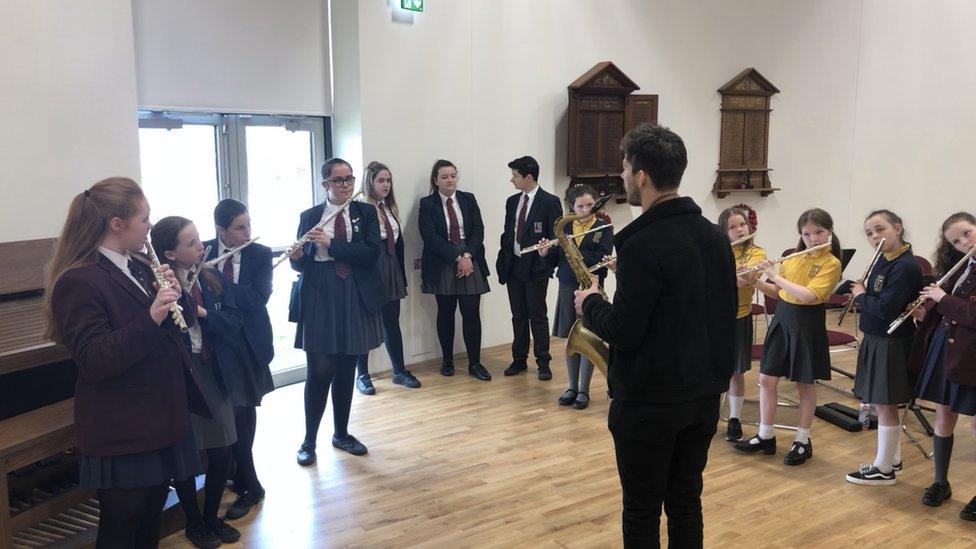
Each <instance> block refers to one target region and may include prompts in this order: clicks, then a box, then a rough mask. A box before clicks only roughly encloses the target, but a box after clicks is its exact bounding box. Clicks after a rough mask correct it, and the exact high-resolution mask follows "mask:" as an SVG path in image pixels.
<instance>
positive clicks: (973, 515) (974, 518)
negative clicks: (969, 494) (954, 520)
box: [959, 498, 976, 522]
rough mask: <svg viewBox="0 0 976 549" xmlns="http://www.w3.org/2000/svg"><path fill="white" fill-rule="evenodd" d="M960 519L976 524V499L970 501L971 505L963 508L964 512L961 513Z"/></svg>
mask: <svg viewBox="0 0 976 549" xmlns="http://www.w3.org/2000/svg"><path fill="white" fill-rule="evenodd" d="M959 518H961V519H962V520H968V521H970V522H976V498H973V499H971V500H969V503H967V504H966V506H965V507H963V508H962V511H959Z"/></svg>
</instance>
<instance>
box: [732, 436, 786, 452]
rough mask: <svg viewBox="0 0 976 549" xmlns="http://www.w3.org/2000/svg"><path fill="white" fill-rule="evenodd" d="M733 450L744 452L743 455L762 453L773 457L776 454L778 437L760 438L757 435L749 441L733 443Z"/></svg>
mask: <svg viewBox="0 0 976 549" xmlns="http://www.w3.org/2000/svg"><path fill="white" fill-rule="evenodd" d="M732 448H734V449H736V450H738V451H740V452H742V453H743V454H755V453H756V452H762V453H764V454H766V455H767V456H771V455H773V454H775V453H776V437H773V438H759V435H756V436H754V437H752V438H750V439H749V440H739V441H737V442H733V443H732Z"/></svg>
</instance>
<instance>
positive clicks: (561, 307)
mask: <svg viewBox="0 0 976 549" xmlns="http://www.w3.org/2000/svg"><path fill="white" fill-rule="evenodd" d="M578 289H579V288H578V287H576V286H567V285H565V284H560V285H559V295H558V296H557V297H556V314H555V318H553V319H552V335H553V336H555V337H569V331H570V330H571V329H572V328H573V324H575V323H576V290H578Z"/></svg>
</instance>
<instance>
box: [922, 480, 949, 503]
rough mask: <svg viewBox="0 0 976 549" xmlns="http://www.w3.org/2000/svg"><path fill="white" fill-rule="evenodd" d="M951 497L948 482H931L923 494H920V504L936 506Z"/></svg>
mask: <svg viewBox="0 0 976 549" xmlns="http://www.w3.org/2000/svg"><path fill="white" fill-rule="evenodd" d="M951 497H952V488H950V487H949V483H948V482H933V483H932V484H931V485H930V486H929V487H928V488H926V489H925V495H924V496H922V504H923V505H928V506H929V507H938V506H940V505H942V502H944V501H949V498H951Z"/></svg>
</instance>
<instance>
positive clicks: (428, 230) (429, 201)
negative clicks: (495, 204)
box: [417, 191, 490, 285]
mask: <svg viewBox="0 0 976 549" xmlns="http://www.w3.org/2000/svg"><path fill="white" fill-rule="evenodd" d="M454 196H455V198H456V199H457V205H458V208H459V209H460V210H461V217H462V218H463V220H462V224H463V225H464V241H463V242H461V243H460V244H458V245H457V246H455V245H454V244H451V240H450V238H449V237H448V234H447V217H446V216H445V215H444V203H443V202H441V197H440V193H439V192H436V191H435V192H434V193H432V194H429V195H427V196H425V197H423V198H421V199H420V212H419V214H418V220H417V221H418V225H419V226H420V238H421V240H423V241H424V251H423V253H422V254H421V256H420V257H421V260H420V261H421V266H420V267H421V270H420V276H421V278H422V279H423V280H424V282H425V283H427V284H430V285H436V284H437V281H438V280H439V279H440V277H441V272H442V271H443V270H444V268H445V266H446V265H454V263H455V261H456V260H457V257H458V256H459V255H461V254H463V253H464V252H468V253H469V254H471V257H472V260H473V261H475V262H476V263H477V264H478V267H479V268H480V269H481V274H483V275H484V276H485V278H486V279H487V278H488V275H489V274H490V273H489V272H488V263H487V262H486V261H485V222H484V221H483V220H482V219H481V209H480V208H478V200H477V199H475V197H474V195H473V194H471V193H468V192H464V191H454Z"/></svg>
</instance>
